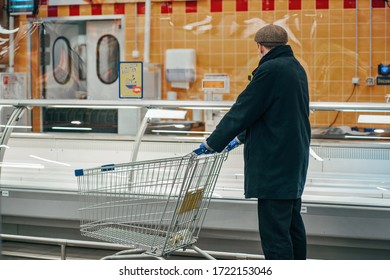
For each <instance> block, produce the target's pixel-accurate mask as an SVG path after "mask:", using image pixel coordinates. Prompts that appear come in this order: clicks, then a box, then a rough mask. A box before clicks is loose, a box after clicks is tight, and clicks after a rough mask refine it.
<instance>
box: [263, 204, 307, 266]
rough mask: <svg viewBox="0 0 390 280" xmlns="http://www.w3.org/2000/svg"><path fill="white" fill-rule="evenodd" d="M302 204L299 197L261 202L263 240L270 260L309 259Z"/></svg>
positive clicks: (266, 255)
mask: <svg viewBox="0 0 390 280" xmlns="http://www.w3.org/2000/svg"><path fill="white" fill-rule="evenodd" d="M301 203H302V202H301V199H300V198H299V199H293V200H282V199H259V200H258V204H257V212H258V218H259V232H260V239H261V245H262V248H263V253H264V256H265V258H266V259H267V260H293V259H295V260H304V259H306V231H305V225H304V224H303V220H302V216H301Z"/></svg>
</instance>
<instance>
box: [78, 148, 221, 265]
mask: <svg viewBox="0 0 390 280" xmlns="http://www.w3.org/2000/svg"><path fill="white" fill-rule="evenodd" d="M226 158H227V152H222V153H215V154H211V155H201V156H197V155H196V154H194V153H191V154H188V155H185V156H183V157H173V158H165V159H157V160H150V161H136V162H130V163H124V164H115V165H114V164H113V165H105V166H101V167H98V168H91V169H78V170H75V175H76V176H77V182H78V187H79V194H80V201H81V207H80V209H79V210H80V214H81V226H80V230H81V234H82V235H84V236H88V237H92V238H96V239H100V240H104V241H108V242H112V243H117V244H122V245H129V246H134V245H135V246H136V247H137V248H142V249H144V250H145V252H146V254H148V255H153V256H156V257H165V256H167V255H169V254H170V253H172V252H173V251H175V250H178V249H180V248H183V249H186V248H189V247H192V248H195V250H196V251H197V252H198V253H201V254H202V252H203V251H201V250H200V249H199V248H197V247H195V246H194V245H193V244H194V243H195V242H196V241H197V239H198V236H199V232H200V229H201V227H202V224H203V221H204V218H205V215H206V212H207V209H208V206H209V203H210V199H211V197H212V193H213V191H214V187H215V184H216V181H217V178H218V175H219V172H220V169H221V166H222V163H223V161H224V160H225V159H226ZM204 256H206V257H207V254H205V255H204Z"/></svg>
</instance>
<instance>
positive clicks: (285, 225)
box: [194, 24, 311, 259]
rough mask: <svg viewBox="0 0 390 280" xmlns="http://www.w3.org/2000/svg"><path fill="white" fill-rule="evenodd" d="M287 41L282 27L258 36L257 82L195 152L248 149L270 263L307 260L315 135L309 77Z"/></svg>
mask: <svg viewBox="0 0 390 280" xmlns="http://www.w3.org/2000/svg"><path fill="white" fill-rule="evenodd" d="M287 41H288V35H287V32H286V31H285V30H284V29H283V28H282V27H280V26H277V25H272V24H270V25H266V26H264V27H263V28H261V29H260V30H258V31H257V33H256V35H255V42H256V44H257V48H258V52H259V56H260V58H261V59H260V63H259V65H258V67H257V68H256V69H255V70H254V71H253V73H252V74H253V78H252V80H251V81H250V83H249V84H248V86H247V87H246V88H245V90H244V91H243V92H242V93H241V94H240V95H239V96H238V98H237V100H236V102H235V103H234V105H233V106H232V107H231V109H230V110H229V112H228V113H226V115H225V116H224V117H223V118H222V120H221V121H220V122H219V124H218V125H217V127H216V129H215V130H214V131H213V133H212V134H211V135H210V136H209V137H208V138H207V140H206V142H204V143H202V144H201V146H200V148H199V149H197V150H195V151H194V152H196V153H198V154H202V153H205V154H207V153H213V152H221V151H222V150H223V149H225V148H226V149H227V150H231V149H233V148H235V147H237V146H238V145H239V144H241V143H244V144H245V145H244V165H245V166H244V175H245V180H244V181H245V183H244V184H245V198H257V199H258V221H259V232H260V238H261V243H262V248H263V253H264V256H265V258H266V259H306V232H305V226H304V223H303V220H302V217H301V214H300V210H301V196H302V193H303V189H304V185H305V181H306V174H307V167H308V161H309V148H310V135H311V131H310V122H309V93H308V92H309V90H308V81H307V76H306V72H305V70H304V68H303V67H302V66H301V64H300V63H299V62H298V60H297V59H296V58H295V57H294V54H293V51H292V49H291V47H290V46H289V45H286V44H287ZM232 139H233V140H232Z"/></svg>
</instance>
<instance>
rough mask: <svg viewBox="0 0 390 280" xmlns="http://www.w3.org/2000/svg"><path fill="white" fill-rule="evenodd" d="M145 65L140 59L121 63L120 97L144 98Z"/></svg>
mask: <svg viewBox="0 0 390 280" xmlns="http://www.w3.org/2000/svg"><path fill="white" fill-rule="evenodd" d="M142 83H143V67H142V62H140V61H132V62H131V61H130V62H126V61H125V62H120V63H119V97H120V98H142V92H143V88H142Z"/></svg>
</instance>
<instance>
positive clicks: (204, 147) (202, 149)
mask: <svg viewBox="0 0 390 280" xmlns="http://www.w3.org/2000/svg"><path fill="white" fill-rule="evenodd" d="M192 152H193V153H195V154H197V155H198V156H199V155H203V154H204V155H208V154H214V153H215V151H214V150H212V149H211V148H210V147H208V146H207V144H206V143H202V144H200V146H199V148H197V149H196V150H193V151H192Z"/></svg>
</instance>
